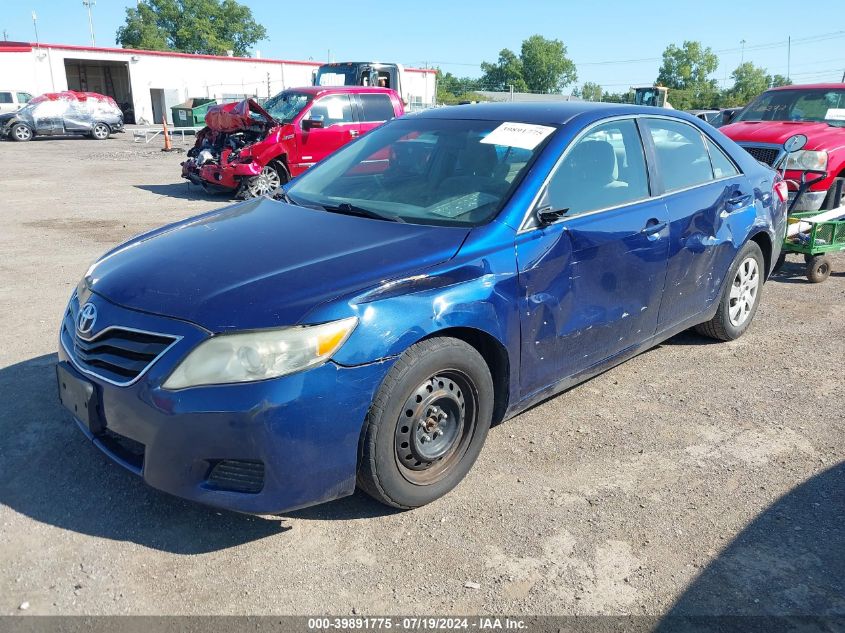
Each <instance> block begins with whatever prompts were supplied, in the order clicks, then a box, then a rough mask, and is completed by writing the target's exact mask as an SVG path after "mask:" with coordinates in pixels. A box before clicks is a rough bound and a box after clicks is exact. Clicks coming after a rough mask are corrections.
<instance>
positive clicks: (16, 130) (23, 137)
mask: <svg viewBox="0 0 845 633" xmlns="http://www.w3.org/2000/svg"><path fill="white" fill-rule="evenodd" d="M12 138H13V139H14V140H16V141H18V142H19V143H25V142H26V141H31V140H32V129H31V128H30V127H29V126H28V125H26V124H24V123H18V124H17V125H15V127H13V128H12Z"/></svg>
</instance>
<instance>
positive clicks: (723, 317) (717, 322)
mask: <svg viewBox="0 0 845 633" xmlns="http://www.w3.org/2000/svg"><path fill="white" fill-rule="evenodd" d="M749 259H753V260H755V262H756V264H757V271H758V272H757V275H758V276H759V279H758V282H757V287H756V292H755V293H754V296H753V303H752V305H751V306H750V309H749V310H747V311H745V316H744V318H743V320H742V322H740V323H738V324H737V323H734V322H732V320H731V314H730V312H731V309H733V308H735V301H736V300H735V299H732V298H731V290H732V288H734V287H735V286H736V281H737V275H738V273H739V269H740V267H741V266H743V265H744V264H745V262H746V261H747V260H749ZM763 266H764V260H763V251H761V250H760V247H759V246H758V245H757V244H756V243H755V242H748V243H747V244H746V245H745V246H743V247H742V250H740V251H739V254H738V255H737V256H736V258H735V259H734V262H733V264H732V265H731V268H730V270H729V272H728V276H727V278H726V279H725V283H724V289H723V290H722V297H721V299H720V300H719V307H718V309H717V310H716V315H715V316H714V317H713V318H712V319H710V320H709V321H707V322H705V323H701V324H699V325H696V326H695V329H696V331H697V332H698V333H699V334H703V335H704V336H709V337H710V338H714V339H717V340H719V341H733V340H735V339H738V338H739V337H740V336H742V335H743V334H744V333H745V330H747V329H748V326H749V325H751V321H753V320H754V315H755V314H756V313H757V307H758V306H759V305H760V299H761V298H762V296H763V280H764V277H763V275H764V273H763Z"/></svg>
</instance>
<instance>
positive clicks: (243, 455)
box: [59, 295, 391, 514]
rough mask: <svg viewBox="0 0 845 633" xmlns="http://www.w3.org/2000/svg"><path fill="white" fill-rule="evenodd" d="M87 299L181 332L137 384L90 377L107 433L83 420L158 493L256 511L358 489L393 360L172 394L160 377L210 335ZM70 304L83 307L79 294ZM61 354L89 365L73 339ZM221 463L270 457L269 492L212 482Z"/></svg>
mask: <svg viewBox="0 0 845 633" xmlns="http://www.w3.org/2000/svg"><path fill="white" fill-rule="evenodd" d="M87 299H88V300H89V301H91V302H93V303H95V304H96V306H97V309H98V313H99V314H100V315H101V316H103V317H104V318H103V323H104V324H106V323H109V324H114V323H119V324H120V325H121V326H123V327H133V328H138V329H143V330H146V331H159V332H169V333H171V334H173V335H178V336H180V337H182V338H180V339H179V341H178V343H177V344H175V345H174V346H173V348H171V349H169V350H168V351H167V352H166V353H164V354H163V355H162V356H161V357H160V358H159V360H158V361H156V362H154V363H153V365H152V366H151V367H150V368H149V369H148V370H147V371H146V372H145V373H144V374H143V375H142V376H141V378H140V379H139V380H138V381H137V382H135V383H133V384H131V385H128V386H123V387H121V386H117V385H114V384H110V383H109V382H107V381H105V380H103V379H101V378H99V377H98V376H96V375H92V374H91V373H86V374H85V375H84V377H85V379H87V380H89V381H90V382H93V383H94V385H95V387H96V392H97V397H98V398H99V403H98V404H99V406H100V411H101V417H102V419H103V420H104V422H105V425H106V429H107V431H106V433H107V434H108V437H106V436H105V435H102V436H94V435H92V434H91V433H90V432H88V430H87V428H85V427H84V425H82V424H81V423H80V426H81V427H82V428H83V430H85V431H86V434H87V435H88V436H89V438H90V439H92V440H93V441H94V443H95V444H96V445H97V446H98V448H100V449H101V450H102V451H103V452H104V453H106V454H107V455H108V456H109V457H111V458H112V459H113V460H114V461H116V462H117V463H119V464H121V465H123V466H124V467H126V468H128V469H129V470H131V471H133V472H135V473H136V474H138V475H140V476H141V477H143V479H144V481H145V482H146V483H147V484H149V485H150V486H153V487H154V488H158V489H159V490H163V491H165V492H168V493H170V494H173V495H176V496H179V497H183V498H185V499H190V500H193V501H198V502H200V503H204V504H208V505H211V506H216V507H219V508H226V509H229V510H235V511H240V512H250V513H256V514H273V513H278V512H282V511H286V510H291V509H295V508H300V507H304V506H309V505H313V504H317V503H322V502H324V501H329V500H331V499H335V498H338V497H342V496H345V495H348V494H352V492H353V491H354V490H355V476H356V467H357V454H358V440H359V437H360V432H361V428H362V425H363V422H364V418H365V416H366V414H367V410H368V408H369V406H370V403H371V401H372V398H373V395H374V392H375V390H376V388H377V387H378V385H379V384H380V383H381V380H382V379H383V377H384V375H385V373H386V372H387V370H388V369H389V367H390V364H391V363H390V362H383V363H373V364H370V365H364V366H359V367H342V366H339V365H336V364H334V363H331V362H330V363H327V364H325V365H322V366H320V367H317V368H315V369H312V370H309V371H305V372H301V373H298V374H293V375H290V376H285V377H282V378H277V379H272V380H266V381H261V382H254V383H241V384H235V385H218V386H204V387H196V388H190V389H183V390H180V391H168V390H164V389H162V388H161V386H160V385H161V383H162V382H163V381H164V380H165V379H166V377H167V376H168V375H169V373H170V372H171V371H172V369H173V368H174V367H175V365H176V364H177V363H178V362H179V361H180V360H181V359H182V358H183V357H184V355H185V353H186V352H187V351H188V350H189V349H191V348H192V347H193V346H194V345H196V344H197V343H198V342H199V341H200V340H202V339H203V338H205V337H206V336H207V333H205V332H203V331H202V330H200V329H199V328H197V327H196V326H193V325H190V324H187V323H184V322H180V321H175V320H173V319H165V318H163V317H156V316H153V315H147V314H142V313H137V312H134V311H131V310H126V309H124V308H120V307H118V306H115V305H113V304H111V303H109V302H107V301H106V300H104V299H102V298H100V297H98V296H96V295H92V296H91V297H89V298H87ZM71 309H72V310H73V309H77V310H78V306H76V305H75V303H74V300H72V301H71ZM98 318H99V317H98ZM153 328H155V330H153ZM59 359H60V360H62V361H68V362H70V363H71V365H72V366H73V367H74V369H76V370H78V371H80V373H82V371H84V365H83V364H81V363H79V361H78V360H77V359H76V358H74V354H73V348H72V346H71V349H70V350H69V349H68V346H67V342H66V340H65V341H62V342H60V345H59ZM77 422H78V423H79V421H77ZM114 436H116V437H117V438H118V442H119V441H120V440H122V439H127V440H129V441H130V442H131V443H132V444H133V445H134V446H136V447H140V448H139V449H138V451H139V452H140V459H139V460H138V461H135V462H133V460H129V459H127V458H126V456H125V455H123V454H122V453H121V451H120V450H118V448H116V444H115V442H114V441H113V440H114ZM222 461H226V462H239V463H247V464H258V463H261V464H263V478H262V484H261V486H260V490H259V491H257V492H240V491H236V490H233V489H226V487H225V486H223V487H221V486H220V485H219V482H217V483H216V480H214V481H213V479H214V478H213V477H212V476H211V475H212V471H213V470H214V468H215V466H216V465H218V464H219V463H221V462H222Z"/></svg>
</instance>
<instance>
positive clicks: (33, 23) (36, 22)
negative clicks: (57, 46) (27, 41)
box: [32, 11, 38, 46]
mask: <svg viewBox="0 0 845 633" xmlns="http://www.w3.org/2000/svg"><path fill="white" fill-rule="evenodd" d="M32 26H33V27H35V45H36V46H38V16H37V15H36V14H35V11H33V12H32Z"/></svg>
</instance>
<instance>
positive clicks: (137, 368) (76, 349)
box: [62, 308, 177, 385]
mask: <svg viewBox="0 0 845 633" xmlns="http://www.w3.org/2000/svg"><path fill="white" fill-rule="evenodd" d="M176 340H177V339H176V338H175V337H172V336H166V335H164V334H154V333H152V332H140V331H137V330H131V329H128V328H121V327H108V328H106V329H104V330H102V331H101V332H100V333H98V334H97V335H96V336H94V337H92V338H90V339H83V338H81V337H80V336H79V335H78V334H77V333H76V326H75V323H74V317H73V312H72V311H71V310H70V308H68V311H67V313H66V314H65V319H64V322H63V323H62V343H63V344H64V346H65V349H66V350H67V351H68V353H69V354H71V355H72V357H73V360H74V363H75V364H76V365H78V366H79V367H80V369H83V370H86V371H88V372H90V373H93V374H95V375H97V376H99V377H101V378H103V379H104V380H107V381H109V382H112V383H115V384H118V385H128V384H130V383H132V382H133V381H134V380H135V379H136V378H138V377H139V376H140V375H141V374H142V373H144V371H146V369H147V368H148V367H149V366H150V365H152V364H153V363H154V362H155V361H156V359H158V357H159V356H161V355H162V354H163V353H164V352H165V350H167V348H168V347H170V346H171V345H172V344H173V343H174V342H175V341H176Z"/></svg>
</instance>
